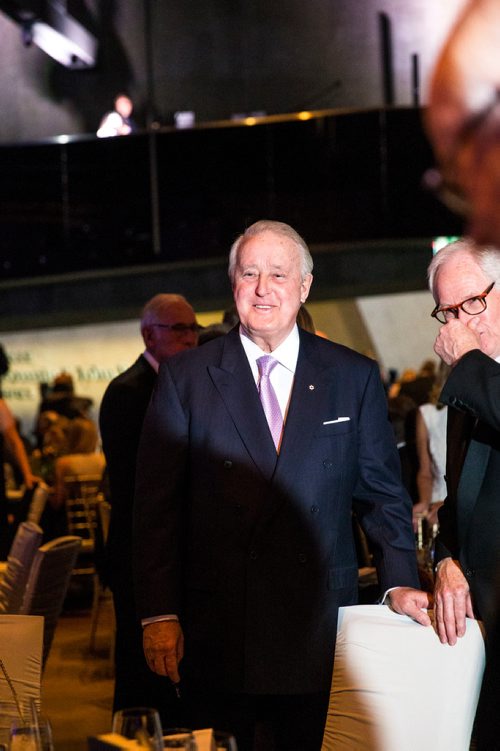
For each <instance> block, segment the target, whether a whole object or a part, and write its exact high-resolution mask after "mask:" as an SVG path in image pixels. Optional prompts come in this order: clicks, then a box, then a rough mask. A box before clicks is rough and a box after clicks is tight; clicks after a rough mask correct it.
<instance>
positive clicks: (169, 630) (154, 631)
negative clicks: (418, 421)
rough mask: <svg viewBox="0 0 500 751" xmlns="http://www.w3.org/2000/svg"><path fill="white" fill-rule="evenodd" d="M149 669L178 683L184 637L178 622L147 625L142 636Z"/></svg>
mask: <svg viewBox="0 0 500 751" xmlns="http://www.w3.org/2000/svg"><path fill="white" fill-rule="evenodd" d="M142 641H143V646H144V654H145V656H146V661H147V663H148V665H149V668H150V669H151V670H152V671H153V672H154V673H158V675H166V676H168V677H169V678H170V680H171V681H172V682H173V683H178V682H179V663H180V661H181V660H182V657H183V655H184V635H183V633H182V629H181V626H180V623H179V622H178V621H158V622H157V623H148V625H147V626H145V627H144V631H143V636H142Z"/></svg>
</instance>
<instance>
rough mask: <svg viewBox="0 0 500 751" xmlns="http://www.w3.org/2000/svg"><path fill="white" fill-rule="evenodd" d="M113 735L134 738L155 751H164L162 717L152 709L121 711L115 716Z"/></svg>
mask: <svg viewBox="0 0 500 751" xmlns="http://www.w3.org/2000/svg"><path fill="white" fill-rule="evenodd" d="M113 733H118V734H119V735H123V736H124V737H125V738H134V739H135V740H137V741H139V744H140V745H142V746H145V747H146V748H149V749H153V750H154V751H163V733H162V729H161V722H160V716H159V714H158V712H157V711H156V709H151V708H150V707H131V708H130V709H120V710H119V711H118V712H115V714H114V716H113Z"/></svg>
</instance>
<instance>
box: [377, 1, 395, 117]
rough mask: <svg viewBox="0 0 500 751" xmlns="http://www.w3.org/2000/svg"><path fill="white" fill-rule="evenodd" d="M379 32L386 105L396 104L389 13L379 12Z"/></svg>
mask: <svg viewBox="0 0 500 751" xmlns="http://www.w3.org/2000/svg"><path fill="white" fill-rule="evenodd" d="M378 20H379V32H380V44H381V52H382V87H383V97H384V105H385V106H386V107H390V106H392V105H393V104H394V70H393V65H392V33H391V19H390V18H389V16H388V15H387V13H379V14H378Z"/></svg>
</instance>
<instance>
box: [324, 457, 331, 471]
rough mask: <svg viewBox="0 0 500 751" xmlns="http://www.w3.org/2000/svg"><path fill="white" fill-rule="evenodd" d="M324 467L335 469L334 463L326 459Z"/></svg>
mask: <svg viewBox="0 0 500 751" xmlns="http://www.w3.org/2000/svg"><path fill="white" fill-rule="evenodd" d="M323 467H324V468H325V469H333V462H332V461H331V460H330V459H325V461H324V462H323Z"/></svg>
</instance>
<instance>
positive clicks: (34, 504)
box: [26, 481, 49, 524]
mask: <svg viewBox="0 0 500 751" xmlns="http://www.w3.org/2000/svg"><path fill="white" fill-rule="evenodd" d="M48 497H49V488H48V486H47V485H46V484H45V483H44V482H41V481H40V482H39V483H38V484H37V486H36V488H35V490H34V491H33V497H32V499H31V503H30V506H29V509H28V514H27V516H26V521H28V522H34V523H35V524H39V523H40V519H41V518H42V514H43V511H44V509H45V504H46V503H47V498H48Z"/></svg>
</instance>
